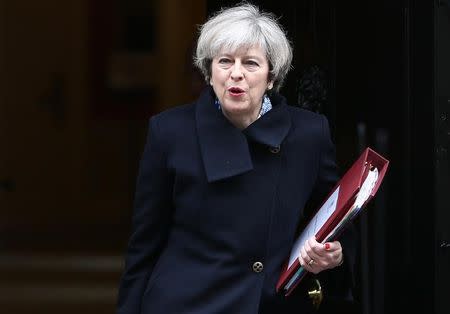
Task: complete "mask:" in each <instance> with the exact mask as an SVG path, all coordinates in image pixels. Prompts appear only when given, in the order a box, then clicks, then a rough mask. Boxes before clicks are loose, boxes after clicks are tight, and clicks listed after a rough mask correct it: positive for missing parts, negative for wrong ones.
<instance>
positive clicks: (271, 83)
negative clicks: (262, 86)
mask: <svg viewBox="0 0 450 314" xmlns="http://www.w3.org/2000/svg"><path fill="white" fill-rule="evenodd" d="M272 88H273V81H270V82H269V84H267V90H271V89H272Z"/></svg>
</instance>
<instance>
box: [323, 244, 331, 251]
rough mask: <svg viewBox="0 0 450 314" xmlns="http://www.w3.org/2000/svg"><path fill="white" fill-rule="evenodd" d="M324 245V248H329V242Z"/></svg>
mask: <svg viewBox="0 0 450 314" xmlns="http://www.w3.org/2000/svg"><path fill="white" fill-rule="evenodd" d="M324 246H325V250H327V251H328V250H329V249H330V243H325V244H324Z"/></svg>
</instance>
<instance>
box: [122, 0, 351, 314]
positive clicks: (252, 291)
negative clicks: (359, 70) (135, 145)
mask: <svg viewBox="0 0 450 314" xmlns="http://www.w3.org/2000/svg"><path fill="white" fill-rule="evenodd" d="M291 60H292V49H291V46H290V44H289V42H288V40H287V38H286V35H285V34H284V32H283V30H282V28H281V27H280V26H279V25H278V24H277V22H276V20H275V18H274V17H273V16H271V15H268V14H265V13H261V12H260V11H259V10H258V8H256V7H255V6H252V5H249V4H245V5H240V6H236V7H233V8H229V9H225V10H222V11H220V12H219V13H218V14H216V15H215V16H213V17H212V18H211V19H209V21H208V22H206V23H205V24H204V25H203V26H202V28H201V33H200V37H199V40H198V44H197V51H196V57H195V63H196V65H197V66H198V67H199V68H200V70H201V71H202V73H203V74H204V76H205V79H206V81H207V83H208V84H209V85H210V86H209V87H208V88H206V89H205V90H204V91H203V93H202V94H201V96H200V97H199V99H198V100H197V101H196V102H195V103H192V104H188V105H184V106H180V107H176V108H174V109H171V110H168V111H166V112H163V113H161V114H158V115H156V116H154V117H152V119H151V120H150V122H149V134H148V142H147V144H146V147H145V151H144V154H143V157H142V161H141V166H140V171H139V176H138V181H137V188H136V197H135V208H134V215H133V231H132V235H131V238H130V242H129V246H128V252H127V258H126V267H125V271H124V274H123V277H122V280H121V285H120V291H119V302H118V313H121V314H138V313H145V314H147V313H148V314H150V313H151V314H158V313H164V314H171V313H196V314H203V313H205V314H212V313H233V314H234V313H308V311H309V310H310V309H311V302H310V300H309V299H308V297H307V293H306V291H305V290H304V289H302V288H301V287H298V288H297V289H296V291H295V293H294V295H292V296H290V297H289V298H285V297H284V296H283V295H280V294H277V293H276V291H275V285H276V282H277V280H278V277H279V275H280V272H281V270H282V266H283V263H284V262H285V260H286V258H287V256H288V255H289V252H290V249H291V246H292V244H293V241H294V239H295V236H296V232H297V231H298V230H297V229H298V226H299V223H301V222H302V221H304V220H305V219H307V218H308V214H307V213H306V212H305V210H304V208H305V205H306V204H307V201H309V203H310V204H315V205H317V202H319V201H320V200H321V199H322V198H323V197H325V196H326V194H327V193H328V191H329V190H330V188H331V187H332V186H333V184H334V183H335V182H336V179H337V177H336V167H335V162H334V155H333V154H334V153H333V151H334V150H333V145H332V142H331V140H330V135H329V130H328V124H327V121H326V119H325V118H324V117H323V116H321V115H318V114H315V113H312V112H308V111H304V110H301V109H298V108H295V107H291V106H288V105H287V104H286V101H285V99H284V98H283V97H282V96H281V95H279V94H278V93H277V91H278V90H279V88H280V86H281V84H282V83H283V80H284V78H285V76H286V74H287V72H288V70H289V68H290V64H291ZM313 206H314V205H313ZM312 208H314V207H312ZM344 239H345V238H344ZM349 248H350V250H348V248H347V246H345V249H344V250H343V249H342V246H341V243H340V242H337V241H336V242H331V243H327V244H319V243H317V242H316V241H315V240H314V239H309V240H308V241H307V243H305V245H304V248H303V249H302V257H301V259H300V260H301V264H302V265H303V266H304V267H305V268H306V269H307V270H308V271H310V272H312V273H314V274H319V273H320V274H319V276H321V277H322V278H321V281H322V285H323V286H324V289H325V290H326V292H329V295H330V297H331V296H335V297H346V296H347V295H348V293H349V288H350V286H351V280H349V278H350V277H349V274H350V273H351V272H350V265H351V260H352V258H351V255H352V254H350V255H349V254H348V253H349V252H351V245H350V246H349ZM349 256H350V257H349ZM347 258H349V262H344V264H343V265H342V266H340V267H338V266H339V265H340V264H341V263H342V262H343V261H344V259H347ZM338 284H339V286H340V287H339V289H335V288H336V287H333V285H335V286H337V285H338Z"/></svg>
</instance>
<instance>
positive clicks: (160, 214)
mask: <svg viewBox="0 0 450 314" xmlns="http://www.w3.org/2000/svg"><path fill="white" fill-rule="evenodd" d="M166 161H167V158H166V152H165V147H164V145H163V143H162V141H161V139H160V134H159V129H158V124H157V119H156V118H155V117H153V118H152V119H150V121H149V128H148V135H147V142H146V144H145V149H144V153H143V155H142V158H141V162H140V167H139V173H138V178H137V182H136V193H135V199H134V208H133V218H132V227H131V236H130V239H129V242H128V247H127V251H126V258H125V269H124V272H123V274H122V277H121V280H120V285H119V294H118V302H117V314H139V313H140V311H141V309H140V308H141V301H142V297H143V294H144V291H145V289H146V286H147V282H148V280H149V278H150V275H151V274H152V271H153V268H154V266H155V263H156V261H157V260H158V257H159V255H160V253H161V250H162V249H163V247H164V245H165V243H166V241H167V234H168V231H169V226H170V223H171V222H170V220H171V219H170V218H171V212H172V206H171V194H172V192H171V191H172V184H171V179H170V175H169V171H168V168H167V164H166Z"/></svg>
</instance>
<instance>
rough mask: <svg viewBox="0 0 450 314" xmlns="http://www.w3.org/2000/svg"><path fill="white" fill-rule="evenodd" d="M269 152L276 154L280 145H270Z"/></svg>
mask: <svg viewBox="0 0 450 314" xmlns="http://www.w3.org/2000/svg"><path fill="white" fill-rule="evenodd" d="M270 152H271V153H272V154H278V153H279V152H280V146H273V147H270Z"/></svg>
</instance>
